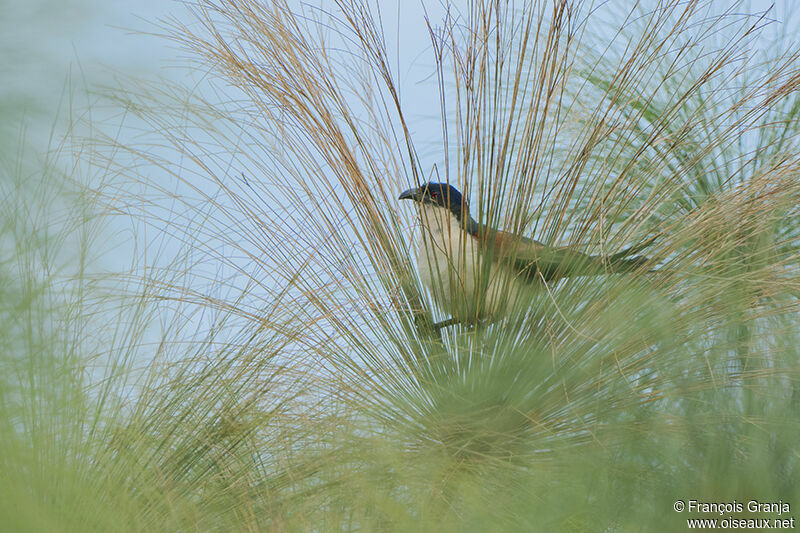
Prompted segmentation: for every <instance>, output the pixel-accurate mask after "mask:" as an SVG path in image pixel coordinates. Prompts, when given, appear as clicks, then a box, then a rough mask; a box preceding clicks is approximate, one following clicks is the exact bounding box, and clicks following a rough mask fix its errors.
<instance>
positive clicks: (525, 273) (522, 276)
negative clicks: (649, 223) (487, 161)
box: [400, 182, 652, 326]
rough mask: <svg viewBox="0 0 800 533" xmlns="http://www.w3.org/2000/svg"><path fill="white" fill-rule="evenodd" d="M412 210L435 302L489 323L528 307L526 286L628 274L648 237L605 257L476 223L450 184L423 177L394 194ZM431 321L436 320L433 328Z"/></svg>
mask: <svg viewBox="0 0 800 533" xmlns="http://www.w3.org/2000/svg"><path fill="white" fill-rule="evenodd" d="M400 200H413V201H414V202H415V203H416V204H417V206H418V207H419V211H420V213H419V216H420V232H419V233H420V235H419V250H418V253H417V267H418V270H419V275H420V278H421V280H422V282H423V284H424V285H425V286H426V287H427V289H428V290H429V291H430V292H431V295H432V296H433V299H434V301H435V302H436V304H437V305H438V306H439V307H440V308H441V309H442V311H444V312H445V313H448V314H449V315H450V316H451V317H452V318H451V319H450V320H448V321H445V322H443V323H441V325H444V324H452V323H456V322H466V323H472V324H475V323H478V322H481V321H492V320H494V319H496V318H499V317H501V316H503V315H504V314H506V313H508V312H509V311H511V310H512V309H517V310H524V309H526V308H529V307H530V303H529V302H530V298H531V297H532V296H531V290H534V289H535V288H537V287H542V286H543V284H546V283H552V282H556V281H557V280H559V279H562V278H568V277H578V276H588V275H597V274H608V273H620V272H629V271H631V270H634V269H636V268H638V267H640V266H641V265H642V264H643V263H645V262H647V259H646V258H643V257H630V256H631V255H633V254H635V253H637V252H638V251H639V250H641V249H642V248H644V247H645V246H647V245H649V244H650V243H651V242H652V239H650V240H648V241H647V242H645V243H643V244H641V245H638V246H634V247H631V248H628V249H626V250H623V251H622V252H619V253H616V254H613V255H610V256H602V255H588V254H585V253H582V252H579V251H577V250H574V249H572V248H569V247H551V246H547V245H545V244H543V243H541V242H538V241H535V240H533V239H529V238H527V237H522V236H519V235H514V234H512V233H508V232H504V231H500V230H496V229H493V228H489V227H486V226H484V225H481V224H479V223H478V222H477V221H476V220H475V219H473V218H472V216H471V215H470V213H469V206H468V204H467V202H466V199H465V198H464V197H463V196H462V195H461V193H460V192H459V191H458V190H457V189H456V188H455V187H453V186H452V185H449V184H446V183H435V182H430V183H427V184H425V185H423V186H421V187H419V188H416V189H409V190H407V191H405V192H403V193H402V194H401V195H400ZM437 326H438V325H437Z"/></svg>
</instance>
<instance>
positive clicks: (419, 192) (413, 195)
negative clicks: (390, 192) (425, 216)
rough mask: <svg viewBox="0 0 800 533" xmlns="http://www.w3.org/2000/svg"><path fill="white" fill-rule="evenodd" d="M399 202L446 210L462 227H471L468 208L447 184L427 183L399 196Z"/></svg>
mask: <svg viewBox="0 0 800 533" xmlns="http://www.w3.org/2000/svg"><path fill="white" fill-rule="evenodd" d="M399 199H400V200H414V201H415V202H417V203H418V204H419V205H420V206H431V207H438V208H442V209H446V210H448V211H449V212H450V213H451V214H452V215H453V216H455V217H456V219H457V220H458V221H459V222H460V223H461V224H462V225H463V226H464V227H468V226H471V224H472V223H473V221H472V217H471V216H470V214H469V206H468V205H467V202H466V200H465V199H464V197H463V196H461V193H460V192H458V189H456V188H455V187H453V186H452V185H450V184H449V183H436V182H433V181H431V182H429V183H426V184H424V185H422V186H421V187H418V188H416V189H409V190H407V191H404V192H403V193H402V194H401V195H400V198H399Z"/></svg>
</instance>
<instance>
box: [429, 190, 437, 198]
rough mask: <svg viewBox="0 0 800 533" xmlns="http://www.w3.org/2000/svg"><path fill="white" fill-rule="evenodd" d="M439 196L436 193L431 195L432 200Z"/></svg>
mask: <svg viewBox="0 0 800 533" xmlns="http://www.w3.org/2000/svg"><path fill="white" fill-rule="evenodd" d="M438 196H439V193H438V192H436V191H434V192H432V193H431V198H437V197H438Z"/></svg>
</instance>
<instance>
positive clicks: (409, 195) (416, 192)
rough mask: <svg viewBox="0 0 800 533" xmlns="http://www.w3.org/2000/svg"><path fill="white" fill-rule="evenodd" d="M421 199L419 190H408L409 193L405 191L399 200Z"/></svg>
mask: <svg viewBox="0 0 800 533" xmlns="http://www.w3.org/2000/svg"><path fill="white" fill-rule="evenodd" d="M418 199H419V189H408V190H407V191H403V192H402V194H400V197H399V198H398V200H418Z"/></svg>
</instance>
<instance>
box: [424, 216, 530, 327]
mask: <svg viewBox="0 0 800 533" xmlns="http://www.w3.org/2000/svg"><path fill="white" fill-rule="evenodd" d="M421 221H422V224H421V230H420V235H419V242H418V245H419V249H418V251H417V267H418V270H419V275H420V279H421V281H422V282H423V284H424V285H425V286H426V287H427V288H428V289H429V290H430V292H431V294H432V296H433V298H434V301H435V302H436V304H437V305H438V306H439V307H440V308H441V309H442V311H444V312H445V313H447V314H449V315H450V316H452V317H456V318H459V319H462V320H465V321H467V322H476V321H478V320H481V319H484V318H487V317H491V318H496V317H497V316H498V315H499V314H500V313H502V312H503V311H504V310H505V308H506V307H507V305H508V303H509V301H510V300H513V299H514V298H515V297H516V294H517V292H518V291H517V290H516V288H515V285H516V284H518V283H521V281H520V280H516V279H513V277H512V276H511V272H510V271H509V270H508V269H507V268H505V267H504V266H501V265H499V264H497V263H493V262H492V263H488V264H487V263H483V260H484V259H485V258H484V257H482V255H481V253H480V248H479V243H478V241H477V239H476V238H475V237H473V236H472V235H470V234H469V233H467V232H466V231H464V230H463V229H462V228H461V225H460V224H459V221H458V219H456V217H455V216H453V215H452V214H451V213H450V212H449V211H447V210H445V209H441V208H438V207H434V206H422V213H421Z"/></svg>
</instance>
